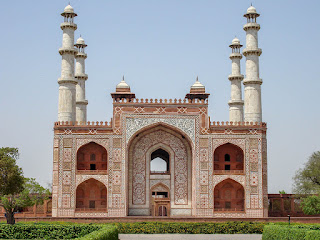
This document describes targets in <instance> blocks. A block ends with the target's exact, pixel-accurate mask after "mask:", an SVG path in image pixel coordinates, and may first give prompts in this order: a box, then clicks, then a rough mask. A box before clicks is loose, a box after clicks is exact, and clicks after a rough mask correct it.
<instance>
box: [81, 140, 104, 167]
mask: <svg viewBox="0 0 320 240" xmlns="http://www.w3.org/2000/svg"><path fill="white" fill-rule="evenodd" d="M107 162H108V153H107V150H106V149H105V148H104V147H102V146H101V145H99V144H97V143H94V142H90V143H88V144H86V145H84V146H82V147H80V148H79V150H78V152H77V170H80V171H96V170H102V171H103V170H105V171H106V170H107V169H108V168H107Z"/></svg>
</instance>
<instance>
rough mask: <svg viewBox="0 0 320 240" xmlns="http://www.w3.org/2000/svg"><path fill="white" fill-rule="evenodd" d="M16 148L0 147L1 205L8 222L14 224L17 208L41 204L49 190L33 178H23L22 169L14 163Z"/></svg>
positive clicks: (16, 153) (16, 155)
mask: <svg viewBox="0 0 320 240" xmlns="http://www.w3.org/2000/svg"><path fill="white" fill-rule="evenodd" d="M18 156H19V154H18V149H16V148H0V178H1V180H0V194H1V195H0V196H1V206H2V207H3V208H4V209H5V211H6V219H7V223H8V224H14V223H15V218H14V213H15V212H16V211H17V210H18V208H23V207H28V206H33V205H35V204H36V205H39V204H43V200H44V199H47V198H48V197H49V195H50V191H49V190H48V189H46V188H44V187H42V186H41V185H40V184H39V183H37V182H36V180H35V179H34V178H24V177H23V172H22V169H21V168H19V167H18V166H17V165H16V159H17V158H18Z"/></svg>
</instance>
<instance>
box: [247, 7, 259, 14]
mask: <svg viewBox="0 0 320 240" xmlns="http://www.w3.org/2000/svg"><path fill="white" fill-rule="evenodd" d="M249 13H257V10H256V8H255V7H254V6H250V7H249V8H248V9H247V14H249Z"/></svg>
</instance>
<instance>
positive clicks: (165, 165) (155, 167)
mask: <svg viewBox="0 0 320 240" xmlns="http://www.w3.org/2000/svg"><path fill="white" fill-rule="evenodd" d="M150 173H151V174H168V173H170V155H169V153H168V152H167V151H166V150H164V149H162V148H158V149H157V150H155V151H153V152H152V153H151V161H150Z"/></svg>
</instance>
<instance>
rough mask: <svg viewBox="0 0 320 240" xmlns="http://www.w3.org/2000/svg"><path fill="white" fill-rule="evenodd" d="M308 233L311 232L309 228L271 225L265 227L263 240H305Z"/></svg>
mask: <svg viewBox="0 0 320 240" xmlns="http://www.w3.org/2000/svg"><path fill="white" fill-rule="evenodd" d="M308 231H310V230H309V229H308V228H304V227H302V228H301V227H299V226H291V227H290V226H283V225H282V226H281V225H274V224H270V225H266V226H265V227H264V229H263V234H262V240H278V239H281V240H285V239H290V240H303V239H305V236H306V234H307V232H308Z"/></svg>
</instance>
